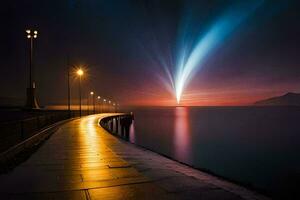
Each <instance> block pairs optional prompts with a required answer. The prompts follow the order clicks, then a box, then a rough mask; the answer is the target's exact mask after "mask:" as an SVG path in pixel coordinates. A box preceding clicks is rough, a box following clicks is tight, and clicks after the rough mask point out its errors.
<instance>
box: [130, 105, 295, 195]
mask: <svg viewBox="0 0 300 200" xmlns="http://www.w3.org/2000/svg"><path fill="white" fill-rule="evenodd" d="M134 116H135V120H134V123H133V126H132V127H131V130H130V141H131V142H133V143H136V144H138V145H141V146H144V147H146V148H148V149H151V150H153V151H155V152H158V153H160V154H163V155H166V156H169V157H171V158H173V159H175V160H178V161H181V162H184V163H186V164H188V165H191V166H193V167H195V168H200V169H206V170H209V171H210V172H212V173H214V174H217V175H219V176H222V177H225V178H228V179H231V180H234V181H237V182H240V183H243V184H247V185H250V186H253V187H254V188H257V189H262V190H265V191H266V192H267V193H269V194H276V193H278V192H282V191H284V190H290V189H291V187H294V185H295V184H298V183H299V180H300V178H299V174H300V157H299V152H300V107H168V108H139V109H135V110H134Z"/></svg>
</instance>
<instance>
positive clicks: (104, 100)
mask: <svg viewBox="0 0 300 200" xmlns="http://www.w3.org/2000/svg"><path fill="white" fill-rule="evenodd" d="M103 104H104V109H103V110H104V112H106V99H103Z"/></svg>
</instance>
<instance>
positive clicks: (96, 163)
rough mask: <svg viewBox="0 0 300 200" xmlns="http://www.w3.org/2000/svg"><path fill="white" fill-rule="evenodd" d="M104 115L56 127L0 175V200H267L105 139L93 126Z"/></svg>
mask: <svg viewBox="0 0 300 200" xmlns="http://www.w3.org/2000/svg"><path fill="white" fill-rule="evenodd" d="M107 115H112V114H99V115H92V116H87V117H83V118H81V119H75V120H73V121H70V122H68V123H65V124H63V125H61V127H60V128H59V129H58V130H57V131H56V132H55V133H54V134H53V135H52V136H51V137H50V138H49V139H48V140H47V141H46V142H45V143H44V144H43V145H42V146H41V147H40V148H39V149H38V150H37V151H36V152H35V153H34V154H33V155H32V156H31V157H30V158H29V159H28V160H27V161H25V162H24V163H22V164H21V165H19V166H18V167H16V168H15V169H14V170H12V171H11V172H9V173H7V174H2V175H0V193H1V194H0V195H1V196H0V197H1V199H6V200H9V199H30V200H32V199H63V200H67V199H70V200H94V199H109V200H115V199H117V200H126V199H156V200H158V199H201V200H202V199H203V200H206V199H208V200H213V199H222V200H238V199H247V200H252V199H267V198H266V197H264V196H261V195H259V194H256V193H255V192H252V191H249V190H247V189H245V188H243V187H240V186H237V185H235V184H232V183H229V182H227V181H224V180H221V179H219V178H216V177H214V176H211V175H208V174H206V173H203V172H201V171H199V170H195V169H193V168H190V167H188V166H185V165H183V164H180V163H178V162H175V161H172V160H170V159H168V158H165V157H163V156H160V155H158V154H156V153H153V152H151V151H148V150H145V149H143V148H140V147H136V146H135V145H133V144H130V143H128V142H125V141H123V140H122V139H120V138H117V137H115V136H113V135H111V134H109V133H108V132H107V131H106V130H104V129H103V128H102V127H100V126H99V123H98V122H99V119H101V118H103V117H105V116H107Z"/></svg>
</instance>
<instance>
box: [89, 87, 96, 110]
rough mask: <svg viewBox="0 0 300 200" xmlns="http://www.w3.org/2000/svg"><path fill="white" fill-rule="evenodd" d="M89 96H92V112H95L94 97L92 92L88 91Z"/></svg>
mask: <svg viewBox="0 0 300 200" xmlns="http://www.w3.org/2000/svg"><path fill="white" fill-rule="evenodd" d="M90 94H91V96H92V102H93V114H95V98H94V92H93V91H92V92H90Z"/></svg>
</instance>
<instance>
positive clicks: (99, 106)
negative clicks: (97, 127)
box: [97, 96, 101, 113]
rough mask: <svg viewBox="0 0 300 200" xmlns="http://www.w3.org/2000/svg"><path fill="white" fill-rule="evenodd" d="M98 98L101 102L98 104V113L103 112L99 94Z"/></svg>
mask: <svg viewBox="0 0 300 200" xmlns="http://www.w3.org/2000/svg"><path fill="white" fill-rule="evenodd" d="M97 99H98V102H99V105H98V108H99V111H98V113H100V112H101V101H100V99H101V97H100V96H97Z"/></svg>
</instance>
